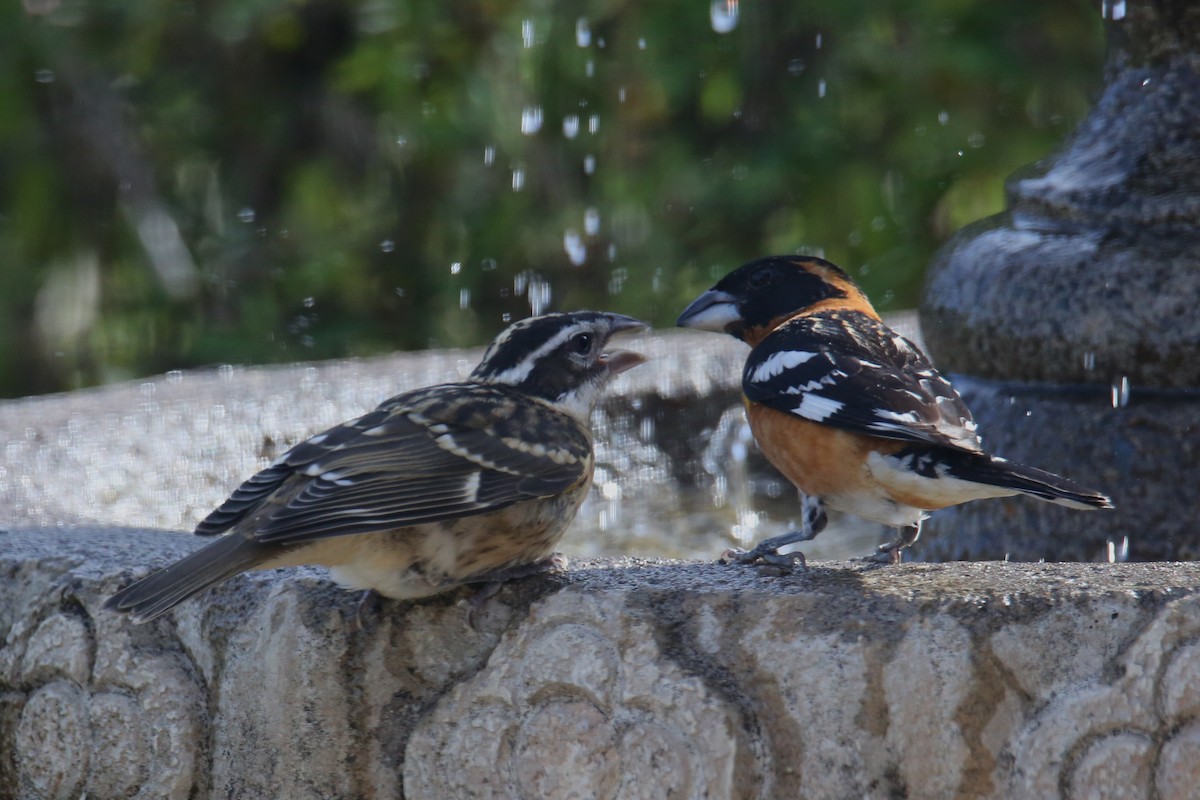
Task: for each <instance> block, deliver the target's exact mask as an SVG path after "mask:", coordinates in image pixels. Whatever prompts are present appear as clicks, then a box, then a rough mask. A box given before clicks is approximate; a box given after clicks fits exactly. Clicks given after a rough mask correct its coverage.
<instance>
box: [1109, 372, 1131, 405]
mask: <svg viewBox="0 0 1200 800" xmlns="http://www.w3.org/2000/svg"><path fill="white" fill-rule="evenodd" d="M1129 393H1130V387H1129V378H1128V376H1125V375H1122V376H1121V378H1120V379H1119V380H1115V381H1113V384H1112V407H1113V408H1124V407H1125V406H1127V405H1129Z"/></svg>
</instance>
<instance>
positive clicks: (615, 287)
mask: <svg viewBox="0 0 1200 800" xmlns="http://www.w3.org/2000/svg"><path fill="white" fill-rule="evenodd" d="M628 279H629V270H627V269H625V268H624V267H619V268H617V269H614V270H613V271H612V275H610V276H609V279H608V293H609V294H620V293H621V291H622V290H623V289H624V288H625V281H626V280H628Z"/></svg>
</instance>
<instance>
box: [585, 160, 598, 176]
mask: <svg viewBox="0 0 1200 800" xmlns="http://www.w3.org/2000/svg"><path fill="white" fill-rule="evenodd" d="M595 171H596V157H595V156H592V155H587V156H584V157H583V173H584V174H585V175H591V174H593V173H595Z"/></svg>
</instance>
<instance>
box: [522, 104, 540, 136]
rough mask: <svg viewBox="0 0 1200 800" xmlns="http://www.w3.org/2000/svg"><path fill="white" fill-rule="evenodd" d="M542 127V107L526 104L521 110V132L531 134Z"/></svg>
mask: <svg viewBox="0 0 1200 800" xmlns="http://www.w3.org/2000/svg"><path fill="white" fill-rule="evenodd" d="M541 129H542V107H541V106H526V107H525V108H524V109H522V110H521V133H523V134H525V135H526V136H529V135H530V134H534V133H537V132H538V131H540V130H541Z"/></svg>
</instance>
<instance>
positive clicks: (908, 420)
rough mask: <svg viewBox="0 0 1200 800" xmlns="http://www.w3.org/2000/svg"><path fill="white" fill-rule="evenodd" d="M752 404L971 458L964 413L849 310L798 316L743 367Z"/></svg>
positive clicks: (872, 324)
mask: <svg viewBox="0 0 1200 800" xmlns="http://www.w3.org/2000/svg"><path fill="white" fill-rule="evenodd" d="M742 389H743V391H744V393H745V395H746V398H747V399H748V400H750V401H751V402H756V403H761V404H763V405H766V406H769V407H771V408H774V409H776V410H778V411H783V412H785V413H788V414H792V415H795V416H798V417H800V418H803V419H807V420H809V421H812V422H819V423H822V424H826V425H830V426H833V427H837V428H842V429H845V430H850V431H853V432H856V433H861V434H866V435H871V436H878V437H882V438H887V439H900V440H907V441H916V442H925V443H930V444H937V445H944V446H948V447H954V448H959V449H963V450H971V451H977V450H979V448H980V444H979V436H978V434H977V433H976V431H975V422H974V420H973V419H972V417H971V412H970V410H969V409H968V408H967V406H966V404H965V403H964V402H963V400H962V398H961V397H960V396H959V394H958V392H957V391H955V389H954V387H953V386H951V385H950V382H949V381H947V380H946V379H945V378H944V377H943V376H942V375H941V374H940V373H939V372H938V371H937V370H936V369H935V368H934V366H933V364H932V363H931V362H930V361H929V359H928V358H927V357H926V356H925V354H924V353H922V352H921V350H920V349H919V348H918V347H917V346H916V345H915V344H913V343H912V342H911V341H909V340H908V339H906V338H904V337H903V336H901V335H900V334H898V333H896V332H895V331H893V330H892V329H891V328H889V327H888V326H887V325H886V324H885V323H883V322H882V321H880V320H879V319H877V318H875V317H873V316H871V315H869V314H866V313H864V312H862V311H859V310H856V309H830V310H823V311H820V312H817V313H809V314H801V315H798V316H795V317H793V318H791V319H789V320H787V321H785V322H783V323H782V324H780V325H778V326H777V327H776V328H775V329H774V330H773V331H772V332H771V333H770V334H769V335H768V336H766V337H765V338H764V339H763V340H762V341H761V342H760V343H759V345H758V346H757V347H755V348H754V349H753V350H752V351H751V353H750V356H749V358H747V360H746V365H745V369H744V372H743V375H742Z"/></svg>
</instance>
